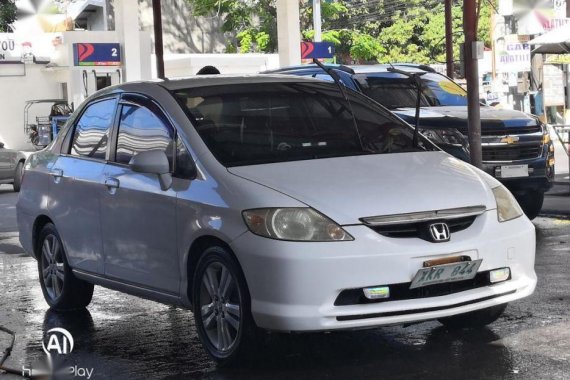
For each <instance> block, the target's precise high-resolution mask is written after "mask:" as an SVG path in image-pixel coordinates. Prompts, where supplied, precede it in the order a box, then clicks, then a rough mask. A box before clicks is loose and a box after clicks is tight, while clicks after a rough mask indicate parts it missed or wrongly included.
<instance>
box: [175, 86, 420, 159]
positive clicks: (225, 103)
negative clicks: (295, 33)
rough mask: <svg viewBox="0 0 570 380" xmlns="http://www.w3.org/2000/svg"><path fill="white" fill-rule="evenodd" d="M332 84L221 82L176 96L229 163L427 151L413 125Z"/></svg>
mask: <svg viewBox="0 0 570 380" xmlns="http://www.w3.org/2000/svg"><path fill="white" fill-rule="evenodd" d="M347 92H348V93H349V96H350V97H351V104H352V107H353V109H354V113H355V118H356V125H355V123H354V122H353V118H352V113H351V112H350V109H349V107H348V103H347V102H346V101H345V100H344V99H343V98H342V96H341V94H340V92H339V91H338V88H337V87H336V86H335V85H333V84H328V83H322V84H320V83H319V84H317V83H311V84H308V83H288V84H285V83H267V84H256V85H248V86H243V85H240V86H237V85H230V86H220V87H210V88H205V89H192V90H183V91H179V92H177V93H176V96H177V98H178V99H179V101H180V102H181V103H182V104H183V105H184V106H185V107H186V109H187V112H188V114H189V115H190V117H191V119H192V121H193V123H194V125H195V127H196V130H197V131H198V133H199V134H200V136H201V137H202V139H203V140H204V142H205V143H206V145H207V146H208V148H209V149H210V151H211V152H212V153H213V154H214V156H215V157H216V158H217V159H218V160H219V161H220V162H221V163H222V164H224V165H226V166H236V165H250V164H262V163H267V162H280V161H293V160H307V159H316V158H325V157H339V156H351V155H363V154H381V153H396V152H409V151H416V150H421V149H420V148H416V147H414V146H413V143H412V136H413V130H412V129H411V128H410V127H409V126H407V125H405V124H403V123H402V122H400V121H399V120H397V119H395V118H394V117H393V116H391V115H390V114H389V113H388V112H387V111H385V110H383V109H382V108H379V107H377V106H376V105H375V104H374V102H371V101H369V100H368V99H366V98H365V97H362V96H358V95H357V94H355V93H352V92H350V90H348V91H347Z"/></svg>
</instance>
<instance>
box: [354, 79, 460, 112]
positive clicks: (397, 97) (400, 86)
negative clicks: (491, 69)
mask: <svg viewBox="0 0 570 380" xmlns="http://www.w3.org/2000/svg"><path fill="white" fill-rule="evenodd" d="M421 78H422V87H423V88H422V97H421V105H422V107H437V106H466V105H467V92H465V90H464V89H463V88H461V87H460V86H459V85H458V84H456V83H455V82H453V81H451V80H450V79H448V78H447V77H445V76H443V75H441V74H437V73H427V74H425V75H423V76H422V77H421ZM356 79H357V81H358V83H359V85H360V87H361V88H362V92H364V94H366V95H367V96H369V97H371V98H372V99H374V100H376V101H377V102H378V103H380V104H382V105H383V106H385V107H386V108H388V109H395V108H415V107H416V99H417V89H416V86H415V84H414V83H413V82H412V81H411V80H410V79H409V78H408V77H406V76H404V75H402V74H397V73H389V72H387V73H374V74H366V75H358V76H357V78H356Z"/></svg>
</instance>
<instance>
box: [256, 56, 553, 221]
mask: <svg viewBox="0 0 570 380" xmlns="http://www.w3.org/2000/svg"><path fill="white" fill-rule="evenodd" d="M328 67H330V68H332V69H333V70H334V71H335V72H336V73H337V74H338V75H339V76H340V77H341V79H342V81H343V84H344V85H346V86H347V87H349V88H351V89H353V90H356V91H360V92H362V93H364V94H366V95H367V96H369V97H371V98H372V99H374V100H376V101H377V102H379V103H380V104H382V105H384V106H385V107H387V108H388V109H390V110H391V111H392V112H394V113H395V114H396V115H398V116H400V117H401V118H402V119H404V120H406V121H407V122H409V123H411V124H413V123H414V121H415V105H416V92H417V89H416V86H415V84H414V83H413V82H411V81H410V80H409V79H408V78H407V77H406V76H404V75H402V74H398V73H395V72H390V71H389V68H390V67H395V68H397V69H400V70H404V71H408V72H410V73H418V72H419V73H424V75H423V76H422V100H421V106H422V108H421V114H420V126H421V131H422V133H423V134H424V135H425V136H426V137H428V138H429V139H430V140H432V141H433V142H434V143H435V144H437V145H438V146H439V147H440V148H441V149H443V150H444V151H446V152H448V153H450V154H452V155H453V156H455V157H457V158H460V159H462V160H463V161H466V162H469V161H470V158H469V145H468V141H467V138H466V137H465V136H467V93H466V92H465V90H464V89H463V88H462V87H461V86H459V85H458V84H456V83H455V82H453V80H451V79H450V78H448V77H446V76H444V75H442V74H439V73H437V72H435V71H434V70H433V69H432V68H430V67H429V66H425V65H415V64H396V65H393V66H391V65H369V66H350V67H348V66H343V65H328ZM267 73H280V74H289V75H300V76H309V77H314V78H318V79H323V80H332V79H331V77H330V76H329V75H328V74H327V73H325V72H324V71H323V70H322V69H321V68H319V67H318V66H315V65H302V66H292V67H285V68H282V69H279V70H273V71H268V72H267ZM481 135H482V136H481V138H482V149H483V169H484V170H485V171H486V172H487V173H489V174H490V175H492V176H493V177H495V178H497V179H498V180H499V181H500V182H502V183H503V184H504V185H505V186H506V187H507V188H508V189H509V190H511V192H512V193H513V194H514V196H515V198H516V199H517V200H518V202H519V203H520V205H521V207H522V208H523V210H524V212H525V214H526V215H527V216H528V217H529V218H530V219H534V218H535V217H536V216H538V214H539V212H540V209H541V208H542V203H543V201H544V193H545V192H546V191H547V190H549V189H550V188H551V187H552V180H553V179H554V146H553V144H552V141H550V135H549V132H548V129H547V127H546V125H544V124H543V123H542V122H540V120H538V118H537V117H535V116H533V115H529V114H525V113H523V112H520V111H512V110H506V109H496V108H494V107H489V106H483V105H482V106H481Z"/></svg>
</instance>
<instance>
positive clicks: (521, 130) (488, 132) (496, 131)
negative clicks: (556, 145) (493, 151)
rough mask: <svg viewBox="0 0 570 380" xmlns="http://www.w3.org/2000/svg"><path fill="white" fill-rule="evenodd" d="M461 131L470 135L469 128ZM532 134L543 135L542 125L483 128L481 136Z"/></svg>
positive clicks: (460, 129)
mask: <svg viewBox="0 0 570 380" xmlns="http://www.w3.org/2000/svg"><path fill="white" fill-rule="evenodd" d="M459 131H460V132H461V133H463V134H464V135H465V136H467V135H468V130H467V128H459ZM531 133H542V127H541V126H540V125H534V126H530V127H511V128H504V127H499V126H497V127H483V128H481V136H508V135H528V134H531Z"/></svg>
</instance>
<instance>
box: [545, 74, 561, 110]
mask: <svg viewBox="0 0 570 380" xmlns="http://www.w3.org/2000/svg"><path fill="white" fill-rule="evenodd" d="M542 89H543V91H544V105H545V106H547V107H548V106H563V105H564V100H565V99H564V73H563V72H562V70H561V69H560V68H559V67H558V66H554V65H544V67H543V69H542Z"/></svg>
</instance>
